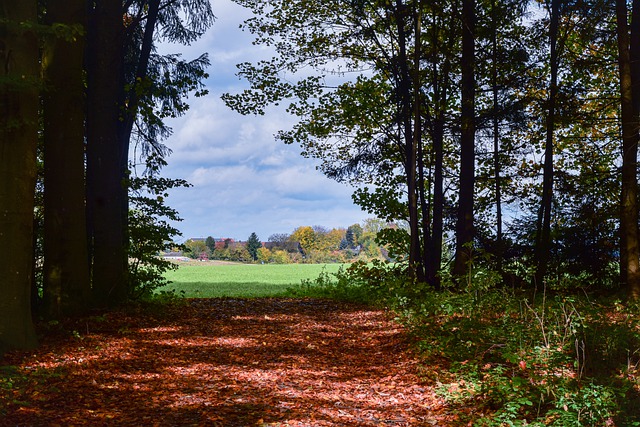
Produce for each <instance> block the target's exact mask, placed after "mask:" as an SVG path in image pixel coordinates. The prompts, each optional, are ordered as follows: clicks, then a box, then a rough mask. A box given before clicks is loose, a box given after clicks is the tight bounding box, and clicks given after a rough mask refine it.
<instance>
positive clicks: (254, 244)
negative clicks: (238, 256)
mask: <svg viewBox="0 0 640 427" xmlns="http://www.w3.org/2000/svg"><path fill="white" fill-rule="evenodd" d="M261 247H262V243H261V242H260V239H258V235H257V234H256V233H251V235H250V236H249V239H247V251H248V252H249V255H251V258H252V259H253V260H254V261H257V260H258V249H260V248H261Z"/></svg>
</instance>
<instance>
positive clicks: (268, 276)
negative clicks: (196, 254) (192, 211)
mask: <svg viewBox="0 0 640 427" xmlns="http://www.w3.org/2000/svg"><path fill="white" fill-rule="evenodd" d="M341 266H344V264H235V263H215V262H189V263H180V264H179V267H178V269H177V270H174V271H169V272H167V273H166V274H165V277H166V278H167V280H169V281H170V282H171V283H170V284H169V285H167V286H164V287H162V288H159V289H158V292H162V291H165V292H175V293H176V294H177V295H180V296H184V297H186V298H219V297H235V298H259V297H277V296H285V295H287V291H288V289H290V288H291V287H294V286H296V285H299V284H301V283H302V281H304V280H314V279H316V278H317V277H318V276H319V275H320V274H321V273H323V272H325V273H335V272H337V271H338V270H339V269H340V267H341Z"/></svg>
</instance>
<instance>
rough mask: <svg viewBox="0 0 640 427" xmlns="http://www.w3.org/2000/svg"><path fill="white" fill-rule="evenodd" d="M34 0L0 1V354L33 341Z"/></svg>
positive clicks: (35, 142)
mask: <svg viewBox="0 0 640 427" xmlns="http://www.w3.org/2000/svg"><path fill="white" fill-rule="evenodd" d="M36 22H37V9H36V2H35V0H33V1H28V0H22V1H15V0H0V64H2V65H1V66H0V295H1V297H0V354H1V353H2V352H3V351H5V350H8V349H28V348H32V347H35V346H36V335H35V332H34V328H33V323H32V320H31V297H30V294H31V279H32V275H33V262H32V256H33V209H34V197H35V182H36V145H37V140H38V81H37V79H38V75H39V64H38V37H37V35H36V34H35V32H34V27H35V24H36Z"/></svg>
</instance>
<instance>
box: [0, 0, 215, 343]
mask: <svg viewBox="0 0 640 427" xmlns="http://www.w3.org/2000/svg"><path fill="white" fill-rule="evenodd" d="M0 10H1V11H2V15H0V56H1V57H2V63H3V64H4V66H3V68H2V69H3V75H2V77H0V85H1V86H0V87H1V90H2V103H1V104H0V108H1V109H2V111H1V114H0V115H1V116H2V119H1V120H2V122H1V124H0V132H1V137H0V144H2V147H1V149H0V152H1V153H2V155H1V158H0V161H1V162H2V167H1V168H0V170H1V171H2V172H1V173H2V178H3V182H2V186H1V191H0V194H1V196H0V197H1V199H0V206H2V211H3V214H2V215H1V217H2V220H1V221H2V224H1V226H0V236H1V237H0V238H1V239H2V247H3V252H2V256H1V257H0V258H1V259H2V261H1V263H2V264H1V267H0V276H1V277H2V288H1V292H2V295H3V297H2V299H1V302H0V350H1V351H4V350H7V349H10V348H28V347H31V346H33V345H35V335H34V333H33V326H32V320H31V319H32V314H33V315H35V316H38V317H40V316H44V317H45V318H49V319H60V318H62V317H64V316H69V315H72V314H79V313H82V312H85V311H86V310H87V309H88V308H90V307H98V306H112V305H114V304H118V303H121V302H123V301H125V300H126V299H128V298H131V297H132V296H133V295H136V294H139V292H140V289H141V288H143V289H144V286H145V284H146V282H148V281H149V280H154V279H157V277H158V276H159V275H160V274H161V271H163V268H166V265H162V264H161V263H160V264H158V263H157V262H156V261H155V260H153V259H152V257H151V256H150V255H152V254H155V253H156V252H157V251H158V250H160V249H162V248H163V246H164V245H168V244H169V240H170V239H171V237H173V236H174V235H175V234H177V230H175V229H173V228H171V227H170V226H168V223H167V222H166V221H164V219H176V218H177V213H176V212H175V211H173V210H171V209H170V208H168V207H166V206H164V205H163V203H162V202H161V200H162V197H158V196H162V195H163V194H164V193H165V192H166V190H167V189H168V188H171V187H173V186H177V185H185V184H186V183H185V182H184V181H181V180H169V179H166V178H160V177H159V175H158V173H159V170H160V169H161V167H162V165H163V164H165V163H164V157H165V156H166V154H168V152H169V150H168V148H167V147H165V146H164V145H163V140H164V139H165V138H166V137H167V136H169V135H170V133H171V130H170V129H169V128H167V126H166V125H165V124H164V121H163V120H164V119H165V118H166V117H170V116H173V117H175V116H177V115H181V114H183V113H184V112H185V111H186V109H187V107H188V106H187V104H185V98H186V97H187V95H188V94H189V93H195V94H196V95H202V94H204V93H205V92H206V90H205V89H204V88H203V86H202V82H203V79H204V78H205V77H206V73H205V68H206V66H207V65H208V60H207V56H206V54H204V55H202V56H201V57H199V58H196V59H192V60H187V59H183V58H181V57H180V55H164V56H163V55H159V54H157V53H156V49H155V45H156V43H158V42H160V41H163V40H168V41H171V42H177V43H190V42H192V41H193V40H195V39H197V38H198V37H200V35H202V34H203V33H204V31H206V29H207V28H208V27H209V26H210V25H211V24H212V22H213V19H214V17H213V14H212V11H211V7H210V4H209V2H208V1H205V0H202V1H161V0H151V1H135V0H134V1H125V2H114V1H101V0H99V1H92V2H86V1H83V0H74V1H58V0H46V1H39V2H37V1H35V0H34V1H24V2H23V1H21V2H15V1H4V2H2V4H1V5H0ZM133 145H135V146H136V147H137V152H138V153H140V155H139V156H138V158H131V157H130V156H129V152H130V147H131V146H133ZM136 163H140V164H141V165H142V166H138V167H136V166H137V165H136ZM130 193H131V194H132V195H133V200H130V199H129V197H130V196H129V194H130ZM145 194H146V195H147V197H146V198H145V196H144V195H145ZM148 195H150V197H149V196H148ZM145 215H146V216H145ZM130 217H133V218H134V221H131V222H130ZM140 217H144V221H140ZM144 227H146V229H145V228H144ZM145 242H152V243H153V244H152V245H149V244H145ZM149 246H151V247H149ZM141 247H143V248H144V251H142V252H143V253H139V252H140V251H139V249H140V248H141ZM136 250H138V252H136ZM145 256H146V258H144V257H145ZM132 258H133V259H135V263H133V265H130V259H132ZM141 260H142V261H145V262H146V264H145V265H146V271H147V273H150V274H147V275H146V276H144V275H141V274H136V273H140V271H141V270H143V269H144V268H140V266H139V263H140V261H141ZM133 267H135V268H133ZM154 273H155V276H154Z"/></svg>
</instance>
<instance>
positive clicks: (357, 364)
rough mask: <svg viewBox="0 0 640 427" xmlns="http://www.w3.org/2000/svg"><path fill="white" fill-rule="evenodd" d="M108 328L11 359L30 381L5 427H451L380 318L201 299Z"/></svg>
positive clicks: (328, 304) (278, 303) (336, 307)
mask: <svg viewBox="0 0 640 427" xmlns="http://www.w3.org/2000/svg"><path fill="white" fill-rule="evenodd" d="M100 319H101V320H100V321H99V322H98V321H92V319H91V318H90V319H81V320H77V322H79V323H81V324H83V325H84V324H85V323H86V330H87V331H89V333H88V334H85V335H82V336H80V338H77V337H75V338H74V337H73V336H71V337H70V336H64V337H61V336H59V335H58V336H55V335H54V336H48V337H46V338H45V339H44V341H43V343H42V345H41V347H40V349H38V350H37V351H35V352H31V353H12V354H9V355H7V360H6V361H5V362H6V363H8V364H10V365H15V366H18V368H19V370H20V372H21V375H24V376H25V377H26V378H27V380H26V381H24V382H23V383H22V384H21V385H20V386H18V387H16V388H14V389H11V390H4V389H0V405H3V406H4V407H3V406H0V415H4V416H2V417H0V425H1V426H14V425H56V424H57V425H65V426H75V425H119V426H129V425H130V426H140V425H154V426H155V425H157V426H225V427H232V426H282V427H284V426H290V427H295V426H298V427H300V426H422V425H442V426H446V425H455V424H454V423H452V422H449V421H450V419H449V421H448V419H447V417H446V414H445V412H444V409H443V408H442V407H441V406H440V404H439V401H438V400H437V399H436V398H435V397H434V394H433V391H432V390H431V388H430V387H429V386H427V385H425V384H422V382H421V380H420V377H419V376H418V372H419V366H418V361H417V359H416V358H415V357H413V356H412V355H411V352H410V351H409V339H408V338H407V336H406V333H405V331H404V330H403V329H402V328H401V327H400V326H399V325H398V324H396V323H394V322H393V321H392V320H391V319H390V316H389V315H388V313H385V312H384V311H381V310H374V309H371V308H366V307H362V306H356V305H351V304H346V303H340V302H333V301H325V300H312V299H298V300H296V299H253V300H242V299H200V300H190V301H189V303H188V304H187V305H186V306H182V307H179V308H176V309H174V310H172V311H171V312H169V313H167V314H165V315H163V316H155V317H154V316H152V315H149V314H144V313H136V314H131V313H126V312H114V313H108V314H107V315H105V316H102V317H101V318H100ZM67 328H69V329H68V330H73V329H72V328H73V325H70V326H67ZM83 330H84V328H83ZM125 332H126V333H125ZM423 369H424V368H423ZM43 397H44V398H43Z"/></svg>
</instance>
